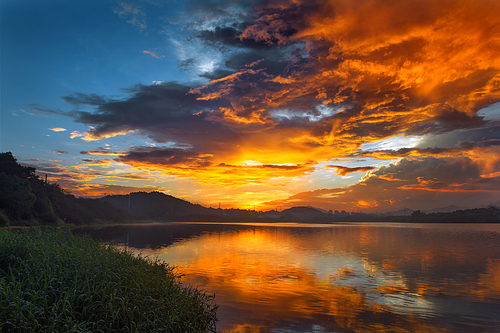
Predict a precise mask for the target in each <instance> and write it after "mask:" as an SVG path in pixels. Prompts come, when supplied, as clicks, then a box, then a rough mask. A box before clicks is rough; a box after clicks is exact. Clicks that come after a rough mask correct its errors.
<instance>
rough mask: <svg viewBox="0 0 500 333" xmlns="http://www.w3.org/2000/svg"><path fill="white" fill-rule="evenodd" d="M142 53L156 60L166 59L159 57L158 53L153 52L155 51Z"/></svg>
mask: <svg viewBox="0 0 500 333" xmlns="http://www.w3.org/2000/svg"><path fill="white" fill-rule="evenodd" d="M142 53H145V54H149V55H150V56H152V57H153V58H156V59H161V58H165V56H163V55H158V54H157V53H156V52H153V51H148V50H144V51H142Z"/></svg>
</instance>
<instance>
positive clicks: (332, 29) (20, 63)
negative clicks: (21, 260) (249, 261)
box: [0, 0, 500, 212]
mask: <svg viewBox="0 0 500 333" xmlns="http://www.w3.org/2000/svg"><path fill="white" fill-rule="evenodd" d="M0 47H1V55H0V56H1V73H0V75H1V76H0V79H1V80H0V83H1V115H0V129H1V133H0V151H2V152H7V151H10V152H12V153H13V154H14V155H15V157H16V158H17V160H18V162H20V163H23V164H25V165H30V166H33V167H35V168H36V169H37V171H38V172H40V174H41V175H45V174H46V175H47V177H48V180H49V182H57V183H59V184H60V185H61V187H63V188H64V189H66V190H68V191H69V192H70V193H72V194H74V195H75V196H79V197H80V196H84V197H101V196H104V195H110V194H128V193H130V192H137V191H147V192H150V191H160V192H163V193H165V194H169V195H173V196H176V197H179V198H182V199H185V200H188V201H190V202H193V203H199V204H202V205H204V206H207V207H210V206H211V207H218V206H219V204H220V206H221V208H241V209H253V207H254V206H255V207H256V209H257V210H270V209H278V210H282V209H285V208H289V207H293V206H307V205H310V206H314V207H318V208H323V209H326V210H330V209H331V210H339V211H340V210H346V211H362V212H385V211H395V210H399V209H403V208H404V207H406V208H410V209H414V210H417V209H421V210H426V209H433V208H439V207H445V206H448V205H457V206H460V207H464V208H473V207H481V206H482V205H487V204H489V203H490V202H493V203H494V202H496V201H498V200H500V2H499V1H497V0H397V1H392V0H389V1H388V0H313V1H312V0H275V1H257V0H246V1H243V0H241V1H240V0H220V1H198V0H191V1H180V0H130V1H120V0H85V1H80V0H77V1H65V0H35V1H28V0H2V3H1V46H0Z"/></svg>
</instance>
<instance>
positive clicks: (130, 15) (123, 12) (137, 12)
mask: <svg viewBox="0 0 500 333" xmlns="http://www.w3.org/2000/svg"><path fill="white" fill-rule="evenodd" d="M113 13H115V14H117V15H118V16H119V17H120V18H122V19H124V20H125V21H127V23H130V24H131V25H133V26H134V27H136V28H138V29H139V30H140V31H143V30H144V29H146V28H147V23H146V21H147V17H146V13H144V12H143V11H142V10H141V9H140V8H139V7H137V6H135V5H134V4H132V3H130V2H120V3H119V6H118V7H116V8H115V9H113Z"/></svg>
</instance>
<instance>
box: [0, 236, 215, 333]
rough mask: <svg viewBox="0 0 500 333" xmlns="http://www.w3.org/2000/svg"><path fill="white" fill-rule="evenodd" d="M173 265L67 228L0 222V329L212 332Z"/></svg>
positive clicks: (197, 295) (208, 303)
mask: <svg viewBox="0 0 500 333" xmlns="http://www.w3.org/2000/svg"><path fill="white" fill-rule="evenodd" d="M177 278H178V276H177V275H176V273H175V272H174V269H173V268H172V267H169V266H168V265H166V264H165V263H163V262H160V261H158V260H151V259H148V258H143V257H135V256H133V255H132V254H131V253H128V252H125V251H120V250H118V249H116V248H113V247H108V246H106V245H103V244H101V243H98V242H97V241H95V240H92V239H91V238H90V237H82V236H74V235H71V233H70V232H67V231H53V230H52V231H50V230H45V231H42V230H40V229H32V230H30V231H14V230H0V332H214V331H215V321H216V306H215V305H214V303H213V300H214V299H213V296H209V295H206V294H204V293H202V292H200V291H198V290H196V289H193V288H188V287H183V286H182V285H181V284H180V283H179V282H178V280H177Z"/></svg>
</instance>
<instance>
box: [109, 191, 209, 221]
mask: <svg viewBox="0 0 500 333" xmlns="http://www.w3.org/2000/svg"><path fill="white" fill-rule="evenodd" d="M101 200H104V201H107V202H109V203H111V204H112V205H113V206H115V207H117V208H120V209H122V210H124V211H126V212H129V213H130V214H134V215H139V216H142V217H146V218H156V219H165V218H166V219H169V218H172V217H176V216H179V215H196V214H217V210H216V209H213V208H206V207H203V206H201V205H198V204H192V203H190V202H188V201H186V200H182V199H179V198H176V197H173V196H171V195H168V194H163V193H161V192H151V193H147V192H133V193H130V194H127V195H108V196H105V197H104V198H102V199H101Z"/></svg>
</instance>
